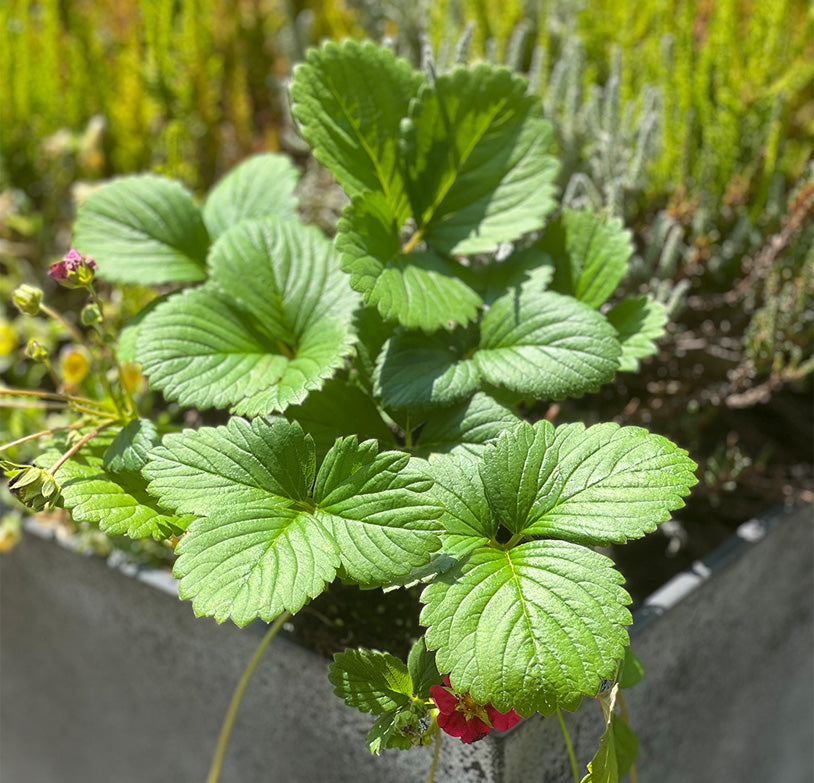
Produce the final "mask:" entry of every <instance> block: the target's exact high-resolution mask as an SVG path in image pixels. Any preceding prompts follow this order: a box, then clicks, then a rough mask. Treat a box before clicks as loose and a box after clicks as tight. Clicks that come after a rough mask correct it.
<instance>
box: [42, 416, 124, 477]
mask: <svg viewBox="0 0 814 783" xmlns="http://www.w3.org/2000/svg"><path fill="white" fill-rule="evenodd" d="M111 424H113V422H112V421H108V422H106V423H105V424H102V425H100V426H99V427H97V428H96V429H95V430H91V431H90V432H89V433H88V434H87V435H83V436H82V437H81V438H80V439H79V440H78V441H77V442H76V443H75V444H74V445H73V446H71V448H69V449H68V450H67V451H66V452H65V453H64V454H63V455H62V456H61V457H60V458H59V459H58V460H57V461H56V462H55V463H54V464H53V465H52V466H51V468H50V469H49V470H48V472H49V473H50V474H51V475H53V474H54V473H56V472H57V471H58V470H59V469H60V468H61V467H62V466H63V465H64V464H65V463H66V462H67V461H68V460H69V459H70V458H71V457H73V455H74V454H76V452H77V451H79V449H81V448H82V446H84V445H85V444H86V443H87V442H88V441H89V440H92V439H93V438H95V437H96V436H97V435H98V434H99V433H100V432H101V431H102V430H104V429H106V428H107V427H109V426H110V425H111Z"/></svg>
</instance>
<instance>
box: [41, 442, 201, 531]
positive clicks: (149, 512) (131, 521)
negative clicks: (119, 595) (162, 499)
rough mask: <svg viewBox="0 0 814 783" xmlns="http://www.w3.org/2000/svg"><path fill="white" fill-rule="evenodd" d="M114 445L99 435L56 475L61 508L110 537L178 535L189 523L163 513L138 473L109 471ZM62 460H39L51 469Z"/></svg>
mask: <svg viewBox="0 0 814 783" xmlns="http://www.w3.org/2000/svg"><path fill="white" fill-rule="evenodd" d="M122 432H123V430H122ZM116 440H118V438H117V437H114V436H113V435H112V434H111V433H109V432H103V433H100V434H99V435H97V436H96V437H95V438H94V439H93V440H92V441H90V443H88V444H87V445H85V446H84V447H83V448H82V449H81V450H80V451H79V452H78V453H77V454H75V455H74V456H73V457H71V458H70V459H69V460H67V461H66V462H65V463H64V464H63V465H62V466H61V467H60V468H59V469H58V470H57V471H56V473H55V474H54V477H55V478H56V480H57V483H58V484H59V485H60V487H61V489H62V502H61V504H60V505H61V506H62V507H63V508H65V509H67V510H68V511H70V512H71V517H72V519H73V520H74V521H75V522H89V523H91V524H94V525H97V526H98V527H99V529H100V530H101V531H102V532H103V533H107V534H108V535H124V536H128V537H129V538H134V539H138V538H150V537H152V538H154V539H156V540H163V539H166V538H169V537H170V536H177V535H180V534H181V533H182V532H183V531H184V530H185V529H186V527H187V525H188V524H189V523H190V521H191V517H189V516H184V515H175V514H173V513H172V512H171V511H168V510H167V509H166V508H162V507H161V506H160V505H159V504H158V502H157V501H156V499H155V498H154V497H152V496H151V495H149V494H148V492H147V482H146V480H145V479H144V478H143V477H142V476H141V474H139V473H138V472H133V471H131V470H127V471H126V472H114V470H113V469H111V468H110V467H107V466H106V465H105V454H106V451H109V450H110V448H111V446H112V444H113V443H115V441H116ZM130 456H133V455H132V454H131V455H130ZM58 458H59V452H57V451H53V452H47V453H45V454H43V455H42V456H41V457H40V460H41V461H42V462H43V464H53V463H54V462H55V461H56V459H58ZM40 460H38V461H40ZM127 461H129V460H127Z"/></svg>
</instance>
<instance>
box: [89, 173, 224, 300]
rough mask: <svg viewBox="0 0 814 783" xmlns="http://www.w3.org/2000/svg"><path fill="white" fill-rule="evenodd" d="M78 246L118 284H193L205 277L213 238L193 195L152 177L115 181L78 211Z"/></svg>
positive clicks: (96, 193)
mask: <svg viewBox="0 0 814 783" xmlns="http://www.w3.org/2000/svg"><path fill="white" fill-rule="evenodd" d="M74 244H75V245H76V247H77V249H78V250H79V251H80V252H81V253H83V254H85V255H91V256H93V258H94V259H95V260H96V263H97V264H98V265H99V272H98V274H99V276H100V277H103V278H104V279H106V280H113V281H116V282H119V283H143V284H152V285H159V284H161V283H174V282H182V281H183V282H195V281H197V280H204V279H205V278H206V254H207V251H208V249H209V235H208V234H207V232H206V228H205V227H204V224H203V220H202V219H201V212H200V210H199V209H198V206H197V205H196V204H195V201H194V200H193V198H192V194H191V193H190V192H189V191H188V190H186V188H184V187H183V186H182V185H181V184H180V183H178V182H175V181H174V180H170V179H166V178H165V177H159V176H156V175H154V174H140V175H137V176H130V177H121V178H120V179H114V180H112V181H111V182H109V183H108V184H107V185H105V186H104V187H102V188H101V189H100V190H98V191H96V192H95V193H92V194H91V195H90V196H88V198H87V199H86V200H85V201H84V203H83V204H82V206H81V207H80V208H79V213H78V215H77V218H76V223H75V224H74Z"/></svg>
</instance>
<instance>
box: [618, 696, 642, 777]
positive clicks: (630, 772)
mask: <svg viewBox="0 0 814 783" xmlns="http://www.w3.org/2000/svg"><path fill="white" fill-rule="evenodd" d="M616 700H617V701H618V702H619V709H620V710H621V712H622V720H623V721H624V722H625V723H626V724H627V725H628V726H630V721H629V720H628V719H627V706H626V705H625V697H624V696H622V689H621V688H620V689H619V693H618V694H617V695H616ZM627 774H628V775H629V776H630V783H639V776H638V774H637V773H636V763H635V762H634V763H633V764H631V765H630V769H629V770H628V773H627Z"/></svg>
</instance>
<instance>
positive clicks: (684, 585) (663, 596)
mask: <svg viewBox="0 0 814 783" xmlns="http://www.w3.org/2000/svg"><path fill="white" fill-rule="evenodd" d="M806 507H809V508H811V509H814V504H810V503H806V502H804V501H797V502H793V503H790V504H783V503H778V504H775V505H774V506H771V507H770V508H768V509H767V510H766V511H764V512H763V513H762V514H760V515H759V516H757V517H753V518H752V519H749V520H747V521H746V522H743V523H741V524H740V525H738V527H737V528H736V529H735V532H734V533H733V534H732V535H730V536H729V537H728V538H727V539H725V540H724V541H723V542H722V543H721V544H719V545H718V546H717V547H715V548H713V549H712V550H711V551H710V552H709V553H708V554H706V555H705V556H704V557H702V558H700V559H698V560H696V561H694V562H693V563H692V565H690V567H689V568H687V569H685V570H683V571H681V572H680V573H678V574H676V575H675V576H673V577H671V578H670V579H669V580H668V581H667V582H665V583H664V584H663V585H662V586H661V587H659V588H657V589H656V590H655V591H654V592H652V593H651V594H650V595H649V596H647V598H645V600H644V601H643V602H642V604H641V605H640V606H639V607H637V608H636V609H635V610H634V611H633V613H632V614H633V622H632V624H631V625H630V626H629V633H630V635H631V637H634V636H635V635H636V634H637V633H639V632H640V631H641V630H642V629H643V628H645V627H646V626H648V625H649V624H650V623H651V622H653V621H654V620H656V619H657V618H659V617H661V616H662V615H664V614H665V613H666V612H667V611H668V610H669V609H671V608H672V607H673V606H675V605H676V604H678V603H679V602H680V601H682V600H683V599H684V598H686V597H687V596H689V595H691V594H692V593H693V592H695V591H696V590H698V589H699V588H700V587H701V585H703V584H704V583H705V582H706V581H707V580H708V579H709V578H710V577H711V576H713V575H714V574H715V573H716V572H717V571H719V570H721V569H722V568H724V567H726V566H727V565H728V564H729V563H731V562H732V561H733V560H735V559H736V558H738V557H740V556H741V555H742V554H744V553H745V552H746V551H748V550H749V549H751V548H753V547H754V546H756V545H757V544H758V543H759V542H760V541H762V540H763V539H764V538H765V537H766V536H767V535H768V533H769V532H770V531H771V530H773V529H774V528H775V527H777V526H778V525H780V524H782V522H783V520H784V519H786V518H787V517H791V516H793V514H794V513H795V512H796V511H799V510H801V509H803V508H806ZM23 529H24V530H25V531H26V532H27V533H30V534H32V535H34V536H36V537H37V538H40V539H44V540H51V541H54V542H55V543H57V544H58V545H59V546H61V547H63V548H65V549H68V550H71V551H73V552H75V553H76V554H78V555H80V556H84V557H95V558H99V559H103V560H105V561H106V563H107V565H108V567H109V568H112V569H113V570H115V571H119V572H121V573H122V574H124V575H125V576H129V577H131V578H135V579H137V580H138V581H140V582H143V583H144V584H147V585H150V586H152V587H154V588H156V589H157V590H159V591H161V592H164V593H167V594H169V595H172V596H173V597H174V598H176V599H178V580H177V579H176V578H175V577H174V576H173V575H172V573H171V572H170V571H169V570H168V569H162V568H158V567H156V566H152V565H144V564H139V563H135V562H133V561H132V560H131V559H130V558H129V557H128V556H127V554H126V553H125V552H123V551H122V550H120V549H114V550H113V551H112V552H111V553H110V554H109V555H108V556H107V557H103V556H102V555H99V554H97V553H95V552H93V551H92V550H87V551H81V550H80V548H79V545H78V544H77V542H76V541H75V540H74V539H73V538H70V537H67V536H61V535H59V534H58V532H57V530H56V529H55V528H53V527H50V526H48V525H44V524H42V523H41V522H40V521H39V520H37V518H36V517H32V516H29V517H26V518H25V519H24V520H23ZM178 600H180V599H178ZM247 627H255V628H256V629H262V628H265V627H266V624H265V623H262V622H261V621H259V620H255V621H253V622H252V623H250V624H249V625H248V626H247ZM283 633H284V635H286V636H289V634H287V633H286V628H285V626H284V627H283ZM292 641H294V640H293V639H292ZM296 643H297V644H299V642H296ZM301 646H302V645H301ZM305 649H308V648H305ZM314 654H315V655H317V654H318V653H314ZM326 660H327V659H326Z"/></svg>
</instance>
